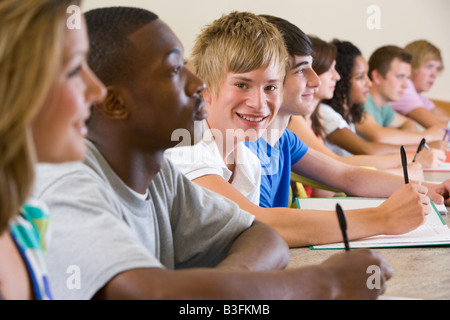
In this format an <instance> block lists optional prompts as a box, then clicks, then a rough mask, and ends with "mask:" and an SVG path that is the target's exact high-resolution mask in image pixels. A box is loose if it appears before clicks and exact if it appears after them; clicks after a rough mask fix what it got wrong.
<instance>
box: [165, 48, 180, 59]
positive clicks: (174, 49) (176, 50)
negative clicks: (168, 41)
mask: <svg viewBox="0 0 450 320" xmlns="http://www.w3.org/2000/svg"><path fill="white" fill-rule="evenodd" d="M172 54H177V55H180V56H183V53H182V51H181V49H180V48H173V49H172V50H170V51H169V52H167V53H166V54H165V55H164V56H163V60H166V59H167V58H168V57H169V56H171V55H172Z"/></svg>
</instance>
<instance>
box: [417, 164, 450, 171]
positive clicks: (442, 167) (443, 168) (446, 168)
mask: <svg viewBox="0 0 450 320" xmlns="http://www.w3.org/2000/svg"><path fill="white" fill-rule="evenodd" d="M423 171H424V172H432V171H437V172H448V171H450V162H444V163H442V164H441V165H440V166H439V167H431V168H423Z"/></svg>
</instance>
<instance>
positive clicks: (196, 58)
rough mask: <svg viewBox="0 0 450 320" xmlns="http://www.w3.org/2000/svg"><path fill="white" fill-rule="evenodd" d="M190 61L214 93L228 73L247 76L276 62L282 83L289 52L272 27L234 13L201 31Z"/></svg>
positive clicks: (253, 16) (248, 15)
mask: <svg viewBox="0 0 450 320" xmlns="http://www.w3.org/2000/svg"><path fill="white" fill-rule="evenodd" d="M192 59H193V64H194V67H195V71H196V73H197V75H198V76H199V77H201V78H202V79H203V80H204V81H205V83H206V85H207V86H208V88H209V89H210V91H211V93H213V94H217V93H218V88H219V85H220V82H221V81H222V79H223V77H224V76H225V74H226V73H227V72H234V73H246V72H250V71H253V70H256V69H259V68H261V67H268V66H269V65H271V64H272V63H278V65H279V68H280V74H281V78H282V80H283V79H284V75H285V72H286V64H287V61H288V53H287V50H286V47H285V44H284V40H283V37H282V35H281V33H280V32H279V31H278V30H277V28H276V27H275V26H274V25H272V24H271V23H269V22H268V21H267V20H266V19H265V18H263V17H261V16H257V15H255V14H253V13H249V12H236V11H235V12H231V13H230V14H228V15H224V16H222V17H221V18H219V19H217V20H215V21H214V22H213V23H212V24H210V25H208V26H206V27H205V28H204V29H203V30H202V32H201V34H200V35H199V36H198V37H197V40H196V42H195V45H194V48H193V50H192Z"/></svg>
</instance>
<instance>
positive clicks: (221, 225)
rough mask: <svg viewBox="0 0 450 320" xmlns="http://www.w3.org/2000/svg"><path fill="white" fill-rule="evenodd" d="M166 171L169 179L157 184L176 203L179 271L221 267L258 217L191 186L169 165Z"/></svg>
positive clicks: (173, 214)
mask: <svg viewBox="0 0 450 320" xmlns="http://www.w3.org/2000/svg"><path fill="white" fill-rule="evenodd" d="M163 171H164V172H163V176H164V177H165V179H164V180H160V181H155V183H156V184H157V185H158V189H159V190H165V191H164V193H167V194H166V197H169V198H171V199H172V204H171V208H170V221H171V225H172V232H173V241H174V255H175V268H176V269H180V268H181V269H184V268H192V267H213V266H215V265H217V264H218V263H219V262H220V261H222V260H223V259H224V258H225V256H226V254H227V252H228V249H229V248H230V246H231V244H232V243H233V242H234V240H235V239H236V237H237V236H239V234H241V233H242V232H243V231H245V230H246V229H248V228H249V227H250V226H251V225H252V223H253V221H254V216H253V215H251V214H249V213H248V212H246V211H244V210H241V209H240V208H239V206H238V205H237V204H236V203H235V202H233V201H231V200H229V199H227V198H225V197H224V196H222V195H220V194H218V193H215V192H213V191H211V190H209V189H206V188H202V187H200V186H198V185H197V184H195V183H193V182H191V181H190V180H189V179H187V178H186V177H185V176H183V175H182V174H180V172H179V171H178V170H177V168H176V167H174V165H173V164H171V163H169V162H167V165H166V166H165V168H164V169H163Z"/></svg>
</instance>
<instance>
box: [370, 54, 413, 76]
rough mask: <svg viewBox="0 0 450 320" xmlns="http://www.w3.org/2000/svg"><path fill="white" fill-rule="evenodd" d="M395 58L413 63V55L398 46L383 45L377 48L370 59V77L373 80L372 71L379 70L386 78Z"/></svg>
mask: <svg viewBox="0 0 450 320" xmlns="http://www.w3.org/2000/svg"><path fill="white" fill-rule="evenodd" d="M394 59H400V61H402V62H406V63H409V64H411V59H412V55H411V54H410V53H409V52H408V51H406V50H405V49H402V48H400V47H397V46H392V45H388V46H383V47H380V48H378V49H377V50H375V51H374V52H373V53H372V55H371V56H370V59H369V77H370V80H372V71H373V70H377V71H378V72H379V73H380V74H381V76H382V77H383V78H384V77H385V76H386V74H387V73H388V71H389V68H390V67H391V63H392V61H393V60H394Z"/></svg>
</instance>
